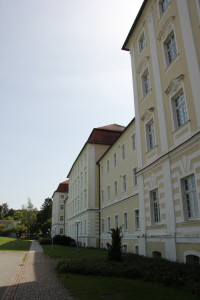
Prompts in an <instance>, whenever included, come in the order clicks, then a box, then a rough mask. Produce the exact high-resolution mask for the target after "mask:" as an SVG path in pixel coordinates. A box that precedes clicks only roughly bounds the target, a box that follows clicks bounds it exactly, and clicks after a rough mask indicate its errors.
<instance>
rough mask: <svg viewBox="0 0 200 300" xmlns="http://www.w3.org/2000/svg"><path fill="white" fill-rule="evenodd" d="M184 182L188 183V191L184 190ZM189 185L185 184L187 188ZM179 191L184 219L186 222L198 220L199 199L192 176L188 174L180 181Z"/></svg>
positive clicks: (199, 214) (193, 176)
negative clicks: (180, 192) (180, 191)
mask: <svg viewBox="0 0 200 300" xmlns="http://www.w3.org/2000/svg"><path fill="white" fill-rule="evenodd" d="M186 180H187V181H188V183H189V182H190V189H188V190H186ZM188 185H189V184H187V186H188ZM181 190H182V200H183V211H184V218H185V220H186V221H190V220H196V219H199V218H200V211H199V199H198V192H197V184H196V179H195V175H194V174H190V175H188V176H186V177H184V178H182V179H181Z"/></svg>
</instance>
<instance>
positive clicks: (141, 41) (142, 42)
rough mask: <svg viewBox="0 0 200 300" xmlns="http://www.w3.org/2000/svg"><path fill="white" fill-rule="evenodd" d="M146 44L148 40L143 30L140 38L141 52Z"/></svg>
mask: <svg viewBox="0 0 200 300" xmlns="http://www.w3.org/2000/svg"><path fill="white" fill-rule="evenodd" d="M145 44H146V40H145V35H144V32H143V33H142V35H141V37H140V39H139V52H141V51H142V49H144V46H145Z"/></svg>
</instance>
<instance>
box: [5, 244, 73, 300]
mask: <svg viewBox="0 0 200 300" xmlns="http://www.w3.org/2000/svg"><path fill="white" fill-rule="evenodd" d="M55 266H56V265H55V262H54V261H53V259H50V258H49V257H48V256H46V255H45V254H44V253H43V249H42V247H41V246H40V244H39V243H38V242H35V241H33V242H32V244H31V248H30V251H29V252H27V255H26V259H25V263H24V265H23V266H20V267H19V269H18V271H17V273H16V275H15V278H14V280H13V282H12V283H11V285H10V286H9V287H8V288H7V290H6V292H5V293H4V295H3V298H2V299H1V300H73V297H72V296H71V295H70V293H69V291H68V290H67V289H66V288H65V287H64V286H63V285H62V283H61V282H60V281H59V280H58V278H57V276H56V274H55V271H54V268H55Z"/></svg>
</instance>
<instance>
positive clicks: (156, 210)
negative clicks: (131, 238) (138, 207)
mask: <svg viewBox="0 0 200 300" xmlns="http://www.w3.org/2000/svg"><path fill="white" fill-rule="evenodd" d="M150 199H151V216H152V223H153V224H156V223H159V222H160V220H161V219H160V204H159V198H158V190H154V191H152V192H151V195H150Z"/></svg>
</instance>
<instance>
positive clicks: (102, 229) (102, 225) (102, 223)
mask: <svg viewBox="0 0 200 300" xmlns="http://www.w3.org/2000/svg"><path fill="white" fill-rule="evenodd" d="M101 233H104V219H101Z"/></svg>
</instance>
